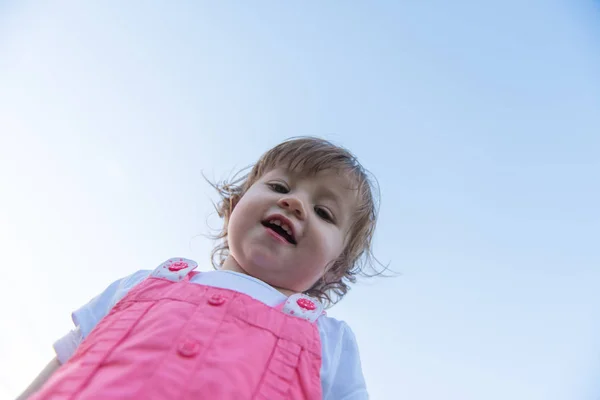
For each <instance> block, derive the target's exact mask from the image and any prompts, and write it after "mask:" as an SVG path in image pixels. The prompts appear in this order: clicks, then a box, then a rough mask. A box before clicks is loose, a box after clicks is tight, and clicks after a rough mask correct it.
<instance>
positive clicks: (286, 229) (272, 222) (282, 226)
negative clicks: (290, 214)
mask: <svg viewBox="0 0 600 400" xmlns="http://www.w3.org/2000/svg"><path fill="white" fill-rule="evenodd" d="M269 222H270V223H271V224H273V225H277V226H281V228H282V229H283V230H284V231H286V232H287V234H288V235H290V236H291V234H292V230H291V229H290V227H289V226H288V224H286V223H282V222H281V221H280V220H278V219H274V220H271V221H269Z"/></svg>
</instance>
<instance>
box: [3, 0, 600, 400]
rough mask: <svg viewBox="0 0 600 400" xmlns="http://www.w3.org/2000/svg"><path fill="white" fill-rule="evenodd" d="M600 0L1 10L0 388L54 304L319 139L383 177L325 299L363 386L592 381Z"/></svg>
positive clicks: (20, 376)
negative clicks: (363, 273) (368, 267)
mask: <svg viewBox="0 0 600 400" xmlns="http://www.w3.org/2000/svg"><path fill="white" fill-rule="evenodd" d="M599 16H600V5H599V4H598V2H593V1H568V2H567V1H557V0H556V1H555V0H545V1H541V0H532V1H528V2H522V1H516V0H508V1H504V2H494V3H492V2H475V1H455V2H451V3H448V2H442V1H427V2H424V1H422V2H392V1H389V2H358V1H345V2H341V1H330V2H322V3H317V2H308V3H306V2H305V3H304V4H300V3H296V4H291V3H282V2H277V3H276V2H252V3H248V2H241V1H237V2H235V1H231V2H190V1H188V2H178V3H177V4H176V5H174V4H167V3H158V2H150V3H148V2H142V1H130V2H126V4H125V5H124V4H123V3H122V2H104V3H103V4H100V3H97V4H95V5H94V4H91V3H89V2H87V3H85V4H83V3H78V2H66V3H64V2H62V3H55V4H53V5H50V4H43V5H42V4H35V3H34V2H27V1H23V2H12V3H10V2H3V3H2V4H1V5H0V54H2V56H1V57H0V88H1V90H0V187H2V188H3V192H2V193H3V196H1V197H0V256H1V257H2V259H3V260H4V265H5V271H6V272H5V275H4V277H3V279H2V281H0V289H1V290H0V301H1V302H2V304H4V305H5V307H3V308H2V314H1V315H0V318H1V319H2V321H5V324H4V326H5V327H6V326H7V325H6V321H10V323H9V326H10V328H9V329H7V328H5V329H3V330H2V332H1V333H0V335H2V336H0V353H1V354H2V356H1V357H0V398H12V397H14V396H15V395H16V394H17V393H18V392H20V391H21V390H22V389H23V388H24V387H25V386H26V384H27V383H28V382H29V381H30V380H31V379H32V378H33V377H34V376H35V375H36V374H37V372H38V371H39V370H40V369H41V368H42V367H43V365H45V363H46V362H47V361H48V360H49V359H50V358H51V357H52V350H51V344H52V342H53V341H54V340H55V339H56V338H58V337H60V336H62V335H63V334H64V333H65V332H66V331H67V330H68V329H70V327H71V325H70V320H69V315H70V312H71V311H72V310H73V309H75V308H77V307H79V306H80V305H81V304H83V303H85V302H87V301H88V300H89V299H90V298H91V297H93V296H94V295H96V294H97V293H99V292H100V291H101V290H103V289H104V288H105V287H106V286H107V285H108V284H109V283H110V282H112V281H113V280H115V279H117V278H119V277H121V276H124V275H128V274H130V273H131V272H133V271H135V270H138V269H150V268H153V267H154V266H156V265H158V264H159V263H160V262H162V261H163V260H165V259H167V258H169V257H171V256H173V255H182V256H187V257H190V258H193V259H195V260H197V261H199V262H200V263H201V264H203V265H204V267H203V268H204V269H209V268H210V266H209V264H208V260H209V258H208V254H209V252H210V248H211V242H210V241H208V240H206V239H205V238H203V237H202V234H205V233H207V232H208V229H207V222H208V223H209V224H210V225H212V226H217V225H218V222H219V221H218V220H217V219H216V218H215V217H214V215H213V216H211V211H212V209H211V203H210V199H214V193H212V192H211V189H210V187H209V186H208V185H207V184H206V183H205V182H204V181H203V179H202V175H201V174H202V172H204V173H205V174H206V175H207V176H209V177H214V178H216V179H219V178H223V177H226V176H229V175H230V174H231V172H233V171H235V170H236V169H237V168H240V167H244V166H246V165H248V164H250V163H252V162H253V161H255V160H256V158H257V157H258V156H259V155H260V154H261V153H262V152H263V151H265V150H266V149H268V148H269V147H270V146H272V145H275V144H276V143H278V142H279V141H281V140H283V139H285V138H287V137H290V136H297V135H317V136H322V137H325V138H328V139H331V140H333V141H335V142H337V143H340V144H342V145H345V146H347V147H349V148H350V149H351V150H353V151H354V152H355V153H356V154H357V155H358V156H359V158H360V159H361V161H362V162H363V164H364V165H365V166H366V167H367V168H369V169H370V170H371V171H372V172H373V173H374V174H375V176H377V178H378V180H379V183H380V186H381V191H382V205H381V214H380V225H379V230H378V232H377V236H376V254H377V255H378V257H379V258H380V259H381V260H382V261H384V262H390V265H391V267H392V268H393V269H394V270H395V271H398V272H400V273H401V276H399V277H396V278H389V279H372V280H369V281H362V282H360V283H359V284H358V285H357V286H356V287H355V288H354V289H353V290H352V292H351V293H350V294H349V295H348V296H347V298H346V299H344V300H343V301H342V302H341V303H340V304H339V305H337V306H336V307H334V308H333V309H332V310H331V313H330V314H331V315H333V316H335V317H338V318H341V319H344V320H346V321H347V322H348V323H349V324H350V325H351V326H352V328H353V330H354V331H355V333H356V335H357V338H358V340H359V344H360V347H361V356H362V359H363V369H364V373H365V376H366V379H367V384H368V386H369V389H370V392H371V396H372V398H373V399H401V398H406V399H413V400H429V399H436V400H437V399H450V400H454V399H460V400H470V399H486V400H494V399H502V400H505V399H519V400H521V399H523V400H538V399H539V400H554V399H556V400H559V399H560V400H573V399H592V398H597V397H598V396H599V395H600V385H599V384H598V381H599V377H600V357H599V355H600V336H599V335H598V332H599V331H600V318H599V315H598V313H599V312H598V309H599V307H598V306H599V305H600V299H599V298H598V290H597V287H598V281H599V280H600V268H599V267H600V256H599V254H598V247H599V246H598V237H599V234H600V211H599V209H598V204H600V185H599V183H598V182H599V173H600V161H599V159H600V157H599V156H600V113H599V112H598V110H600V76H599V74H598V71H600V39H599V38H600V25H599V24H598V20H599Z"/></svg>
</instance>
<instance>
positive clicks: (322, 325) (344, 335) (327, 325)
mask: <svg viewBox="0 0 600 400" xmlns="http://www.w3.org/2000/svg"><path fill="white" fill-rule="evenodd" d="M317 325H318V327H319V330H320V331H321V337H322V338H326V339H327V340H329V341H332V342H333V343H339V344H341V345H343V346H351V347H355V346H356V337H355V336H354V332H353V331H352V329H351V328H350V325H348V323H346V321H343V320H339V319H337V318H333V317H330V316H328V315H323V316H321V317H320V318H319V319H318V320H317Z"/></svg>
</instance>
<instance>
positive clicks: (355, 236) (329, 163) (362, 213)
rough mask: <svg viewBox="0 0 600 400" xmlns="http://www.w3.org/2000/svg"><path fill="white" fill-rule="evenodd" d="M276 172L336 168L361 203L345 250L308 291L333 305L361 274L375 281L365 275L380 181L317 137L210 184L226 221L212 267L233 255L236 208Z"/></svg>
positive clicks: (283, 146) (287, 144)
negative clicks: (231, 242) (231, 237)
mask: <svg viewBox="0 0 600 400" xmlns="http://www.w3.org/2000/svg"><path fill="white" fill-rule="evenodd" d="M249 168H250V167H249ZM275 168H286V169H288V170H290V171H296V172H300V173H302V174H316V173H318V172H319V171H323V170H328V169H334V170H338V171H343V172H345V173H346V176H348V177H350V178H351V181H354V182H355V183H356V188H355V189H356V190H357V192H358V199H359V200H358V205H357V207H356V210H355V212H354V214H353V223H352V225H351V228H350V230H349V232H348V237H347V240H346V246H345V248H344V250H343V251H342V254H340V256H339V257H338V258H337V259H336V260H334V261H333V263H332V265H330V266H329V268H328V269H327V272H326V273H325V274H324V275H323V277H322V278H321V279H319V280H318V281H317V282H316V283H315V284H314V285H313V286H312V287H311V288H310V289H308V290H307V291H306V292H305V293H306V294H308V295H311V296H314V297H316V298H318V299H319V300H320V301H322V302H323V303H324V304H326V305H327V306H331V305H333V304H335V303H337V301H339V300H340V299H341V298H342V297H343V296H344V295H345V294H346V293H347V292H348V290H349V289H350V286H349V284H351V283H355V282H356V276H357V275H363V276H372V274H367V273H366V269H367V268H368V267H374V262H377V260H376V259H375V257H374V256H373V253H372V241H373V234H374V232H375V225H376V223H377V211H378V207H377V202H376V199H375V196H374V194H373V191H374V190H375V189H376V188H377V186H376V181H375V179H370V178H369V175H370V174H369V173H368V171H367V170H366V169H365V168H363V166H362V165H361V164H360V163H359V162H358V160H357V159H356V157H355V156H354V155H353V154H352V153H350V151H348V150H346V149H344V148H343V147H340V146H336V145H334V144H333V143H331V142H329V141H327V140H323V139H319V138H314V137H303V138H294V139H289V140H287V141H284V142H283V143H280V144H279V145H277V146H275V147H273V148H272V149H270V150H269V151H267V152H266V153H264V154H263V155H262V157H261V158H260V159H259V160H258V162H257V163H256V164H254V165H253V166H252V167H251V170H250V172H249V173H247V174H245V175H242V176H240V174H241V173H242V171H240V172H238V174H236V175H234V176H233V178H232V179H231V180H230V181H222V182H218V183H216V184H212V183H211V185H212V186H213V187H214V188H215V189H216V190H217V191H218V193H219V196H220V201H219V202H218V203H217V204H216V205H215V208H216V210H217V213H218V215H219V216H220V217H221V218H223V219H224V224H223V228H222V229H221V231H220V232H219V233H218V234H216V235H214V236H213V238H214V239H216V240H218V245H217V246H216V247H215V248H214V249H213V251H212V254H211V259H212V263H213V266H214V267H215V269H219V268H220V267H221V266H222V265H223V263H224V261H225V260H226V259H227V257H228V255H229V243H228V241H227V235H228V232H227V227H228V223H229V218H230V216H231V213H232V212H233V209H234V207H235V205H236V204H237V203H238V202H239V200H240V199H241V198H242V196H244V194H245V193H246V191H247V190H248V189H249V188H250V187H251V186H252V185H253V184H254V183H255V182H256V181H257V180H259V179H260V178H261V177H262V176H263V175H264V174H265V173H267V172H269V171H271V170H273V169H275ZM377 263H378V262H377Z"/></svg>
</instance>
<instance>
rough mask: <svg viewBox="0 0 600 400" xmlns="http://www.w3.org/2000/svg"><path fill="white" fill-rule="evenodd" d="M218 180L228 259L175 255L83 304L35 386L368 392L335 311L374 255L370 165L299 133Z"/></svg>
mask: <svg viewBox="0 0 600 400" xmlns="http://www.w3.org/2000/svg"><path fill="white" fill-rule="evenodd" d="M215 187H216V188H217V189H218V190H219V193H220V195H221V197H222V201H221V202H220V204H219V207H218V211H219V215H220V216H221V217H222V218H223V220H224V224H223V229H222V231H221V233H220V234H219V235H218V239H220V244H219V246H218V247H217V248H216V249H215V250H214V251H213V261H214V263H215V265H216V270H215V271H212V272H202V273H199V272H197V271H195V268H196V266H197V264H196V263H195V262H194V261H192V260H188V259H185V258H172V259H170V260H168V261H166V262H164V263H162V264H160V265H159V266H158V267H157V268H156V269H154V270H153V271H138V272H136V273H134V274H133V275H130V276H128V277H126V278H123V279H120V280H118V281H116V282H114V283H113V284H111V285H110V286H109V287H108V288H107V289H106V290H105V291H104V292H103V293H101V294H100V295H99V296H97V297H96V298H94V299H93V300H91V301H90V302H89V303H87V304H86V305H84V306H83V307H81V308H80V309H78V310H77V311H75V312H74V313H73V315H72V316H73V322H74V324H75V326H76V328H75V329H74V330H73V331H71V332H70V333H68V334H67V335H66V336H64V337H63V338H62V339H59V340H58V341H57V342H56V343H55V345H54V349H55V351H56V358H55V359H54V360H53V361H52V362H51V363H50V364H49V365H48V366H47V367H46V369H45V370H44V371H42V373H41V374H40V376H39V377H38V378H37V379H36V380H35V381H34V382H33V383H32V385H31V386H30V388H28V390H27V391H26V392H25V393H24V394H23V395H22V398H30V399H35V400H38V399H112V398H115V399H224V400H240V399H265V400H275V399H322V398H323V399H335V400H339V399H348V400H349V399H353V400H355V399H366V398H368V395H367V390H366V387H365V382H364V378H363V375H362V371H361V365H360V359H359V354H358V348H357V344H356V340H355V338H354V335H353V333H352V331H351V330H350V328H349V327H348V325H346V323H344V322H341V321H338V320H336V319H333V318H330V317H328V316H326V315H325V313H324V308H325V307H327V306H330V305H333V304H335V302H337V301H338V300H340V299H341V298H342V297H343V296H344V295H345V294H346V293H347V291H348V289H349V286H348V285H349V284H350V283H353V282H355V277H356V275H357V274H358V273H360V272H362V271H363V268H364V267H365V266H367V264H369V262H370V261H371V239H372V236H373V231H374V229H375V223H376V207H375V202H374V197H373V193H372V185H371V183H370V181H369V179H368V176H367V173H366V172H365V170H364V169H363V167H362V166H361V165H360V164H359V163H358V161H357V160H356V158H355V157H354V156H353V155H352V154H350V153H349V152H348V151H347V150H345V149H343V148H340V147H338V146H335V145H333V144H331V143H330V142H327V141H325V140H321V139H316V138H301V139H293V140H289V141H286V142H283V143H281V144H279V145H278V146H276V147H274V148H272V149H271V150H269V151H267V152H266V153H265V154H264V155H263V156H262V157H261V158H260V160H259V161H258V162H257V163H256V164H255V165H254V166H253V168H252V170H251V171H250V173H249V174H248V175H246V176H244V177H243V178H240V179H238V180H236V181H234V182H232V183H229V184H222V185H216V186H215ZM32 393H35V394H32Z"/></svg>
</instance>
